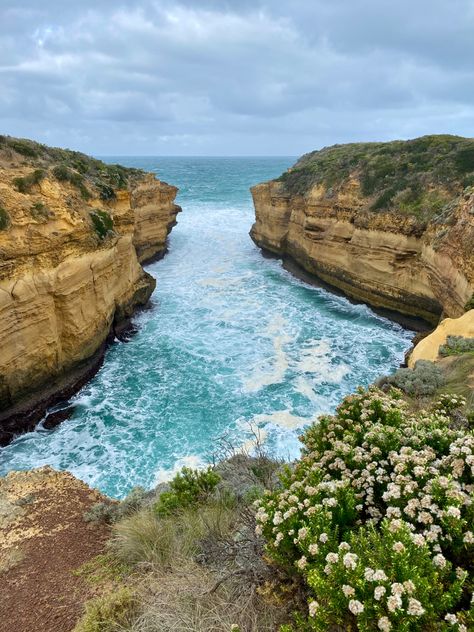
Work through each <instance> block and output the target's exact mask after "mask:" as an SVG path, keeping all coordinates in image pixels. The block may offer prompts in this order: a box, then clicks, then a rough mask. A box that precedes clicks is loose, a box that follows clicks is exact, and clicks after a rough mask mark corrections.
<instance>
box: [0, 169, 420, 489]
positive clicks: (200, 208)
mask: <svg viewBox="0 0 474 632" xmlns="http://www.w3.org/2000/svg"><path fill="white" fill-rule="evenodd" d="M111 161H112V162H122V163H123V164H126V165H130V166H137V167H141V168H144V169H146V170H149V171H154V172H156V173H157V174H158V176H159V177H160V178H161V179H163V180H165V181H168V182H170V183H173V184H176V185H177V186H179V187H180V193H179V196H178V202H179V203H180V204H181V205H182V207H183V213H182V214H181V215H179V216H178V221H179V224H178V226H177V227H175V228H174V230H173V232H172V235H171V238H170V246H169V253H168V255H167V256H166V257H165V258H164V259H163V260H162V261H160V262H157V263H155V264H153V265H151V266H149V267H148V271H149V272H150V273H151V274H153V275H154V276H156V277H157V289H156V291H155V294H154V295H153V306H152V309H151V310H147V311H144V312H142V313H141V314H139V315H138V316H137V317H136V319H135V321H136V323H137V325H138V326H139V333H138V334H137V335H136V336H135V337H133V338H132V339H131V341H130V342H128V343H121V342H118V341H117V342H116V343H115V344H113V345H112V346H111V348H110V349H109V350H108V352H107V356H106V361H105V364H104V366H103V368H102V369H101V370H100V371H99V373H98V374H97V376H96V377H95V378H94V379H93V380H92V381H91V382H90V383H89V384H88V385H87V386H86V387H85V388H83V389H82V391H81V392H80V393H79V394H78V395H77V396H76V397H75V398H73V402H74V404H75V411H74V414H73V416H72V418H71V419H69V420H68V421H66V422H65V423H63V424H62V425H61V426H59V427H58V428H56V429H55V430H53V431H45V430H42V429H38V430H37V431H36V432H32V433H29V434H26V435H23V436H21V437H19V438H18V439H16V440H15V441H14V442H13V443H12V444H11V445H10V446H8V447H7V448H5V449H4V450H3V451H2V453H1V454H0V473H6V472H7V471H9V470H11V469H26V468H30V467H36V466H39V465H43V464H47V463H48V464H51V465H53V466H54V467H56V468H59V469H66V470H70V471H71V472H73V473H74V474H75V475H77V476H78V477H80V478H82V479H83V480H85V481H86V482H88V483H89V484H91V485H93V486H96V487H98V488H100V489H101V490H103V491H104V492H106V493H108V494H110V495H112V496H116V497H121V496H123V495H124V494H126V493H127V491H129V490H130V488H132V487H133V486H135V485H143V486H145V487H151V486H153V485H154V484H156V483H157V482H158V481H160V480H162V479H164V478H166V477H169V476H170V474H171V473H172V472H174V471H175V470H176V469H177V468H179V467H180V466H182V465H183V464H191V465H198V464H200V463H202V462H204V461H206V460H207V459H209V458H210V457H211V456H212V454H213V452H214V451H215V449H216V446H217V444H218V438H219V437H222V436H223V435H226V436H228V437H229V438H230V440H231V441H232V442H233V443H234V444H235V445H241V444H243V443H245V442H248V441H249V440H250V439H251V437H252V432H253V430H255V429H257V428H258V429H259V431H260V432H261V433H262V437H263V438H265V441H266V443H267V445H268V448H269V449H270V450H273V451H274V452H275V453H277V454H279V455H281V456H283V457H290V458H292V457H295V456H297V454H298V440H297V434H298V432H300V431H301V428H302V427H303V426H304V425H305V424H307V423H308V422H309V421H310V420H312V419H314V418H315V417H316V416H317V415H318V414H320V413H321V412H326V411H330V410H332V409H334V407H335V405H336V404H337V403H338V401H339V400H340V399H341V397H342V396H343V395H344V394H346V393H349V392H351V391H352V390H354V388H355V387H356V386H357V385H359V384H362V385H367V384H369V383H370V382H372V381H373V380H374V379H375V378H376V377H377V376H378V375H380V374H383V373H387V372H390V371H392V370H393V369H394V368H395V367H396V366H397V365H398V364H399V363H400V362H401V360H402V358H403V355H404V352H405V350H406V349H407V347H408V346H409V341H410V338H411V332H407V331H404V330H403V329H402V328H401V327H400V326H398V325H396V324H394V323H391V322H389V321H388V320H386V319H383V318H381V317H379V316H376V315H375V314H374V313H373V312H372V311H371V310H370V309H369V308H367V307H365V306H363V305H353V304H351V303H349V301H347V300H346V299H344V298H341V297H337V296H334V295H332V294H330V293H328V292H326V291H325V290H323V289H319V288H315V287H310V286H308V285H305V284H304V283H303V282H301V281H299V280H297V279H295V278H294V277H293V276H292V275H291V274H290V273H288V272H286V271H285V270H284V269H283V268H282V265H281V263H280V262H279V261H277V260H271V259H265V258H263V257H262V255H261V253H260V251H259V250H258V249H257V248H256V247H255V246H254V245H253V243H252V242H251V240H250V238H249V237H248V231H249V229H250V227H251V225H252V222H253V207H252V202H251V196H250V193H249V190H248V188H249V186H250V185H252V184H254V183H257V182H260V181H263V180H268V179H270V178H273V177H275V176H277V175H279V174H280V173H281V172H282V171H283V170H285V169H286V168H287V167H288V166H290V165H291V164H292V163H293V162H294V160H293V159H292V158H149V157H148V158H130V157H124V158H114V159H113V160H111ZM251 429H253V430H251Z"/></svg>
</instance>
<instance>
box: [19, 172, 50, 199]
mask: <svg viewBox="0 0 474 632" xmlns="http://www.w3.org/2000/svg"><path fill="white" fill-rule="evenodd" d="M45 177H46V171H44V169H35V170H34V171H33V173H30V174H29V175H27V176H24V177H23V178H22V177H19V178H14V179H13V184H14V185H15V186H16V188H17V190H18V191H19V192H20V193H30V191H31V188H32V187H33V186H34V185H35V184H39V183H40V182H41V180H43V179H44V178H45Z"/></svg>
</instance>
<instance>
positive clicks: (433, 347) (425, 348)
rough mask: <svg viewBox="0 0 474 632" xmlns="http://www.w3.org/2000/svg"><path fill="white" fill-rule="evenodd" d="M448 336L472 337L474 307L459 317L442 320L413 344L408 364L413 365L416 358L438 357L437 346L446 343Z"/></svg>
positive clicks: (473, 334) (434, 359)
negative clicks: (430, 331) (429, 332)
mask: <svg viewBox="0 0 474 632" xmlns="http://www.w3.org/2000/svg"><path fill="white" fill-rule="evenodd" d="M448 336H461V337H462V338H474V309H471V310H469V311H468V312H466V313H465V314H463V315H462V316H460V317H459V318H445V319H444V320H442V321H441V322H440V324H439V325H438V327H436V329H435V330H434V331H433V332H432V333H431V334H430V335H429V336H426V337H425V338H423V340H421V341H420V342H419V343H418V344H417V345H416V346H415V348H414V349H413V351H412V352H411V354H410V357H409V359H408V366H409V367H410V368H412V367H414V366H415V364H416V362H418V360H429V361H430V362H435V361H436V360H437V359H438V358H439V348H440V346H441V345H444V344H445V343H446V340H447V338H448Z"/></svg>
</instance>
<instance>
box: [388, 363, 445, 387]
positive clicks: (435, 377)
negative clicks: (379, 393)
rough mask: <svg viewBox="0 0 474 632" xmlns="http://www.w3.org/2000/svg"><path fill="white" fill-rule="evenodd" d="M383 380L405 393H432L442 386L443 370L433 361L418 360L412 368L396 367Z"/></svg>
mask: <svg viewBox="0 0 474 632" xmlns="http://www.w3.org/2000/svg"><path fill="white" fill-rule="evenodd" d="M383 382H385V383H386V384H391V385H392V386H395V387H396V388H399V389H400V390H402V391H403V392H405V393H406V394H407V395H412V396H425V395H433V393H435V392H436V390H437V389H438V388H439V387H440V386H443V384H444V376H443V371H442V370H441V369H440V367H438V366H437V365H436V364H435V363H434V362H429V361H428V360H418V362H416V364H415V366H414V368H413V369H398V371H396V372H395V373H394V374H393V375H390V376H388V377H385V378H384V379H383Z"/></svg>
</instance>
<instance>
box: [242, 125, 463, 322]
mask: <svg viewBox="0 0 474 632" xmlns="http://www.w3.org/2000/svg"><path fill="white" fill-rule="evenodd" d="M421 141H423V143H421ZM409 143H412V145H410V144H409ZM415 143H419V144H418V145H416V144H415ZM420 143H421V144H420ZM471 145H472V147H471ZM415 150H416V151H415ZM463 152H464V153H463ZM469 152H472V156H471V154H470V153H469ZM464 155H466V156H467V158H466V163H465V164H464V163H462V164H463V167H462V168H461V167H459V166H458V163H460V161H461V158H463V159H464ZM387 156H388V157H387ZM460 156H461V158H460ZM471 159H472V165H471V164H470V161H471ZM410 160H411V161H412V162H410ZM382 161H385V162H382ZM443 161H444V162H443ZM381 164H382V165H383V167H384V170H383V171H382V170H381V166H380V165H381ZM439 164H442V165H443V166H445V169H444V170H443V171H441V168H440V167H439ZM387 165H388V167H387ZM401 165H403V169H404V171H403V173H401V170H402V166H401ZM413 165H415V166H413ZM419 165H421V166H419ZM377 169H379V171H380V172H381V173H385V172H387V173H388V175H379V176H377V173H378V171H377ZM456 169H458V171H456ZM410 170H411V171H410ZM405 172H406V173H405ZM472 172H474V143H473V142H472V141H469V140H468V139H458V138H457V137H428V138H427V139H417V140H416V141H408V142H401V141H400V142H397V143H368V144H354V145H347V146H335V147H333V148H328V149H324V150H322V151H321V152H314V153H313V154H309V155H307V156H304V157H303V158H302V159H301V160H300V161H299V162H298V163H296V165H295V167H294V168H293V169H290V170H289V172H287V173H286V174H284V175H283V176H282V177H281V178H279V179H277V180H273V181H270V182H266V183H263V184H259V185H257V186H255V187H253V188H252V196H253V200H254V206H255V216H256V221H255V223H254V225H253V227H252V230H251V236H252V238H253V240H254V241H255V243H256V244H257V245H258V246H260V247H262V248H264V249H265V250H268V251H271V252H273V253H276V254H278V255H281V256H289V257H291V258H292V259H294V260H295V261H296V262H297V263H299V264H300V265H301V266H302V267H303V268H304V269H305V270H306V271H308V272H309V273H311V274H313V275H315V276H316V277H318V278H320V279H322V280H323V281H325V282H326V283H328V284H330V285H332V286H334V287H336V288H339V289H341V290H342V291H344V292H345V293H346V294H347V295H349V296H351V297H353V298H355V299H358V300H362V301H364V302H367V303H369V304H370V305H373V306H376V307H384V308H389V309H391V310H395V311H397V312H400V313H402V314H409V315H412V316H418V317H421V318H423V319H425V320H427V321H429V322H432V323H436V322H438V320H439V318H440V316H441V315H444V316H451V317H456V316H460V315H461V314H462V313H463V312H464V309H465V305H466V303H467V302H468V301H469V300H470V298H471V296H472V294H473V291H474V255H473V253H474V188H473V187H472V186H471V187H470V186H468V187H464V184H466V183H469V182H470V181H469V178H470V177H472ZM374 174H375V175H374ZM407 174H408V175H407ZM377 177H378V180H377ZM387 178H388V180H387Z"/></svg>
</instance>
